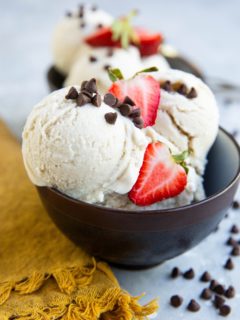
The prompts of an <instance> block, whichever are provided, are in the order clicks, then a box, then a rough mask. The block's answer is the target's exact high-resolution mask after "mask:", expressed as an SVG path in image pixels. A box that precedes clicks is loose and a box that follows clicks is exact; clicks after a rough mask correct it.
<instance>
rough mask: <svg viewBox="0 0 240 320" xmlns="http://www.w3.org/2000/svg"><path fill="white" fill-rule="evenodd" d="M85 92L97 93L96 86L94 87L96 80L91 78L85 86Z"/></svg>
mask: <svg viewBox="0 0 240 320" xmlns="http://www.w3.org/2000/svg"><path fill="white" fill-rule="evenodd" d="M86 90H87V91H89V92H91V93H96V92H97V85H96V79H95V78H92V79H91V80H89V81H88V83H87V84H86Z"/></svg>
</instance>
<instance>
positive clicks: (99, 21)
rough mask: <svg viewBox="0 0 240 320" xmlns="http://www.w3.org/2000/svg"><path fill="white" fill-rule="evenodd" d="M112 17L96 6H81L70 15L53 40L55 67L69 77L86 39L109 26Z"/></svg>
mask: <svg viewBox="0 0 240 320" xmlns="http://www.w3.org/2000/svg"><path fill="white" fill-rule="evenodd" d="M112 22H113V18H112V17H111V15H109V14H108V13H106V12H105V11H103V10H100V9H98V8H96V7H94V6H89V5H85V6H80V7H79V10H77V11H75V12H73V13H70V14H68V15H67V16H66V17H65V18H63V19H62V20H61V21H60V22H59V24H58V25H57V26H56V28H55V30H54V34H53V40H52V50H53V58H54V65H55V66H56V68H57V69H58V70H59V71H60V72H62V73H63V74H64V75H67V74H68V72H69V70H70V68H71V66H72V64H73V62H74V60H75V57H76V55H77V53H78V52H79V50H80V49H81V46H82V44H83V43H84V38H85V37H86V36H87V35H89V34H91V33H93V32H94V31H96V30H97V29H98V28H99V27H102V26H109V25H111V24H112Z"/></svg>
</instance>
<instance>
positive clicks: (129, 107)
mask: <svg viewBox="0 0 240 320" xmlns="http://www.w3.org/2000/svg"><path fill="white" fill-rule="evenodd" d="M103 101H104V102H105V103H106V104H107V105H108V106H110V107H112V108H114V109H118V110H119V112H120V113H121V115H123V116H124V117H128V118H130V119H131V120H132V122H133V123H134V125H135V126H136V127H137V128H139V129H142V128H143V119H142V117H141V110H140V108H138V107H136V106H135V103H134V101H132V99H131V98H129V97H128V96H126V97H125V99H124V100H123V102H120V101H119V100H118V99H117V98H116V97H115V96H114V95H113V94H112V93H106V94H105V96H104V98H103Z"/></svg>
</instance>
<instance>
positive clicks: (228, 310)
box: [219, 304, 231, 317]
mask: <svg viewBox="0 0 240 320" xmlns="http://www.w3.org/2000/svg"><path fill="white" fill-rule="evenodd" d="M230 313H231V308H230V307H229V306H228V305H226V304H225V305H223V306H221V308H220V310H219V314H220V315H221V316H223V317H226V316H228V315H229V314H230Z"/></svg>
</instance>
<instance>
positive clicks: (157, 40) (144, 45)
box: [135, 28, 163, 56]
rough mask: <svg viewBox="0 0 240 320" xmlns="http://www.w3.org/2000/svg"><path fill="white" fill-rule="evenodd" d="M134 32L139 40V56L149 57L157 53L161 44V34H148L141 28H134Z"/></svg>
mask: <svg viewBox="0 0 240 320" xmlns="http://www.w3.org/2000/svg"><path fill="white" fill-rule="evenodd" d="M135 32H136V34H137V36H138V38H139V44H138V48H139V51H140V54H141V56H150V55H152V54H156V53H157V52H158V49H159V45H160V44H161V43H162V42H163V36H162V35H161V33H150V32H149V31H147V30H144V29H142V28H135Z"/></svg>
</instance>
